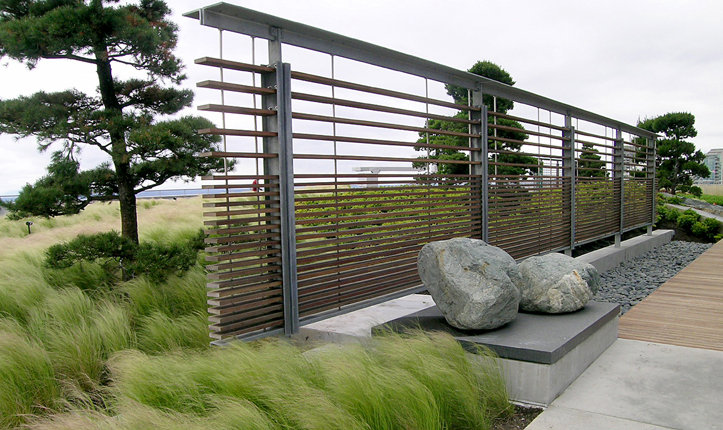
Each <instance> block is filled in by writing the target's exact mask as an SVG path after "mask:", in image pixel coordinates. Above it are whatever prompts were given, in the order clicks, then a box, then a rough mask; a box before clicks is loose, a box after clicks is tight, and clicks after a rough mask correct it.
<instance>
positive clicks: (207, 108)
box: [197, 104, 276, 116]
mask: <svg viewBox="0 0 723 430" xmlns="http://www.w3.org/2000/svg"><path fill="white" fill-rule="evenodd" d="M197 109H198V110H200V111H204V112H223V113H234V114H239V115H257V116H272V115H276V111H275V110H271V109H253V108H245V107H242V106H229V105H217V104H206V105H201V106H198V108H197Z"/></svg>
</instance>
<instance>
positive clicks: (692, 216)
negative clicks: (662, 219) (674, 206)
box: [678, 209, 700, 232]
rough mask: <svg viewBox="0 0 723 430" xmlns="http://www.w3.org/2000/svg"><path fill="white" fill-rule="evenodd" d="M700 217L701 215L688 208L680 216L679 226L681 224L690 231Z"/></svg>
mask: <svg viewBox="0 0 723 430" xmlns="http://www.w3.org/2000/svg"><path fill="white" fill-rule="evenodd" d="M699 218H700V215H698V214H697V213H696V212H695V211H694V210H692V209H688V210H686V211H685V212H683V213H682V214H680V215H679V216H678V226H680V228H682V229H683V230H685V231H688V232H690V231H691V229H692V228H693V224H695V223H696V222H697V221H698V219H699Z"/></svg>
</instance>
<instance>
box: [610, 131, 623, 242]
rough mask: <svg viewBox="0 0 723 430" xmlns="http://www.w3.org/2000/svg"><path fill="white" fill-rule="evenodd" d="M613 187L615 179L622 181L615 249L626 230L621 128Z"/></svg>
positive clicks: (615, 154) (617, 140)
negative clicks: (618, 227) (618, 226)
mask: <svg viewBox="0 0 723 430" xmlns="http://www.w3.org/2000/svg"><path fill="white" fill-rule="evenodd" d="M613 146H615V149H614V150H613V151H614V153H613V187H614V186H615V179H619V180H620V200H619V201H620V208H619V209H620V231H619V232H618V233H616V234H615V247H616V248H620V242H621V240H622V235H623V230H624V229H625V148H624V145H623V132H622V130H620V129H619V128H618V129H616V130H615V142H614V143H613Z"/></svg>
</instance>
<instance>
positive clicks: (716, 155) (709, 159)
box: [695, 148, 723, 184]
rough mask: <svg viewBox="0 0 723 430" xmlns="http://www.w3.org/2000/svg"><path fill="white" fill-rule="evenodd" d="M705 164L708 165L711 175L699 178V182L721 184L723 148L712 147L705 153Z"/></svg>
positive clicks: (697, 181)
mask: <svg viewBox="0 0 723 430" xmlns="http://www.w3.org/2000/svg"><path fill="white" fill-rule="evenodd" d="M703 164H705V165H706V166H708V170H710V176H708V177H707V178H697V180H696V181H695V182H696V183H697V184H721V183H723V176H722V175H723V169H722V166H723V148H717V149H711V150H710V151H708V153H707V154H705V160H703Z"/></svg>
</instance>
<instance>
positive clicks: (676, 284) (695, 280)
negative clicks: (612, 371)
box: [618, 241, 723, 351]
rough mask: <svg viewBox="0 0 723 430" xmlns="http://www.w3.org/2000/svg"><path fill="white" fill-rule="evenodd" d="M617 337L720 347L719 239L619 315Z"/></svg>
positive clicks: (722, 284)
mask: <svg viewBox="0 0 723 430" xmlns="http://www.w3.org/2000/svg"><path fill="white" fill-rule="evenodd" d="M618 337H620V338H622V339H632V340H642V341H647V342H655V343H665V344H670V345H678V346H687V347H693V348H703V349H710V350H717V351H723V241H721V242H718V243H717V244H715V245H713V247H711V248H710V249H709V250H708V251H706V252H705V253H704V254H703V255H701V256H700V257H698V258H697V259H696V260H695V261H694V262H693V263H691V264H690V265H689V266H688V267H686V268H685V269H683V270H682V271H681V272H680V273H678V274H677V275H676V276H675V277H674V278H672V279H670V280H669V281H668V282H666V283H665V284H663V285H661V286H660V288H658V289H657V290H656V291H655V292H654V293H653V294H651V295H650V296H648V297H647V298H645V299H644V300H643V301H642V302H640V303H638V304H637V305H635V306H634V307H633V308H632V309H630V311H628V312H627V313H626V314H625V315H623V316H622V317H621V318H620V325H619V333H618Z"/></svg>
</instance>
